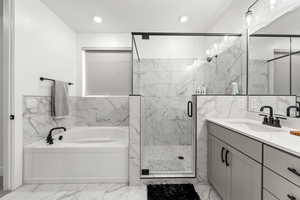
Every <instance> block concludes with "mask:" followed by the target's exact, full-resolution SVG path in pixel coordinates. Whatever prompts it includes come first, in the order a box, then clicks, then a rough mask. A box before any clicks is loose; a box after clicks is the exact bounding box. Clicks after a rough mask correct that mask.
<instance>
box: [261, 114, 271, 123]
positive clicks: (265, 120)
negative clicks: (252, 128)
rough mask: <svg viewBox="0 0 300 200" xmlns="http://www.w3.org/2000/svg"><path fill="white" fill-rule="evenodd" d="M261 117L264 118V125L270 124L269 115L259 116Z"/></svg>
mask: <svg viewBox="0 0 300 200" xmlns="http://www.w3.org/2000/svg"><path fill="white" fill-rule="evenodd" d="M259 116H262V117H264V121H263V124H269V119H268V115H266V114H259Z"/></svg>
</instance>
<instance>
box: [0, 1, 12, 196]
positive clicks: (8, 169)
mask: <svg viewBox="0 0 300 200" xmlns="http://www.w3.org/2000/svg"><path fill="white" fill-rule="evenodd" d="M2 39H3V60H2V63H1V64H2V66H3V75H2V76H3V83H2V84H3V96H4V97H5V98H4V99H3V105H2V106H3V113H2V116H1V117H2V119H3V127H2V128H3V129H2V132H3V190H4V191H10V190H13V189H14V186H13V185H14V182H13V177H14V175H13V174H14V170H13V169H14V167H13V166H14V162H13V161H14V120H13V119H10V117H11V115H14V114H13V113H14V0H3V37H2Z"/></svg>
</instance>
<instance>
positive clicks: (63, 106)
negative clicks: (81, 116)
mask: <svg viewBox="0 0 300 200" xmlns="http://www.w3.org/2000/svg"><path fill="white" fill-rule="evenodd" d="M68 97H69V91H68V83H65V82H62V81H55V82H54V85H53V86H52V88H51V115H52V116H53V117H56V118H61V117H65V116H67V115H69V104H68Z"/></svg>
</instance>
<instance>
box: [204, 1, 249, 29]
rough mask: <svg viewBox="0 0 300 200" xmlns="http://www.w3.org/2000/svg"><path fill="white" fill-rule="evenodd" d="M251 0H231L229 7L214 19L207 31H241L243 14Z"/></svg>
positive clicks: (243, 25)
mask: <svg viewBox="0 0 300 200" xmlns="http://www.w3.org/2000/svg"><path fill="white" fill-rule="evenodd" d="M252 3H253V0H233V1H232V3H231V5H230V6H229V9H228V10H227V11H226V12H225V13H224V14H223V15H221V16H220V18H219V19H218V20H217V21H215V23H214V25H213V26H211V28H210V29H209V30H208V32H228V33H230V32H232V33H243V32H244V30H245V28H246V27H245V23H244V16H245V13H246V11H247V9H248V7H249V6H250V5H251V4H252Z"/></svg>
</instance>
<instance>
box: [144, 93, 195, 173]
mask: <svg viewBox="0 0 300 200" xmlns="http://www.w3.org/2000/svg"><path fill="white" fill-rule="evenodd" d="M191 100H192V99H191V97H185V96H183V97H171V98H164V97H154V98H153V97H143V98H142V101H143V107H142V108H143V109H144V110H143V111H144V112H143V114H142V173H143V175H146V176H148V175H150V176H168V177H173V176H177V177H193V176H194V172H195V170H194V166H195V163H194V162H195V157H194V152H195V148H194V137H193V127H194V126H193V119H192V101H191ZM188 109H189V111H188Z"/></svg>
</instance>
